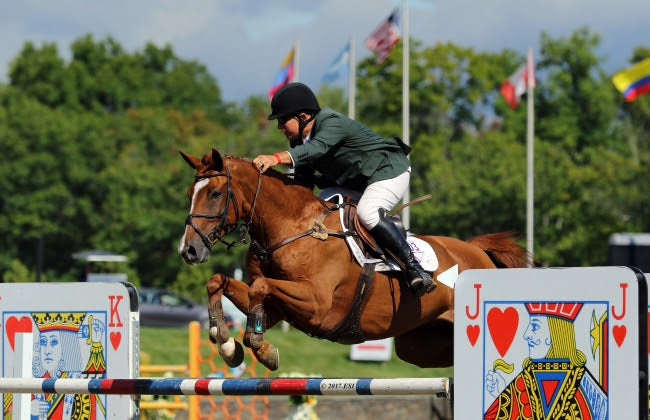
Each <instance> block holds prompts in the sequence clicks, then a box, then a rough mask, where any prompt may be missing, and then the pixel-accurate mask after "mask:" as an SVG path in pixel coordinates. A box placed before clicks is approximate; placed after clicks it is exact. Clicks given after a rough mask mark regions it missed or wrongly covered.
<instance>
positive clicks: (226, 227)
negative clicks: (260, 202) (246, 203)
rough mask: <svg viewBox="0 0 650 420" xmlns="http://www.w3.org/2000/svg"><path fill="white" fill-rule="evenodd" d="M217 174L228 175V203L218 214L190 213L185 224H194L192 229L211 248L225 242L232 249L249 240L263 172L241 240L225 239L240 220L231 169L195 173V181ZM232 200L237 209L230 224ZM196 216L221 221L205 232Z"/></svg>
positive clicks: (240, 233) (241, 228) (242, 228)
mask: <svg viewBox="0 0 650 420" xmlns="http://www.w3.org/2000/svg"><path fill="white" fill-rule="evenodd" d="M217 176H224V177H226V180H227V182H228V188H227V191H226V204H225V205H224V207H223V209H222V210H221V212H219V213H218V214H208V213H189V214H188V215H187V217H186V218H185V225H186V226H187V225H189V226H192V229H194V231H195V232H196V233H197V234H198V235H199V236H200V237H201V240H202V241H203V244H204V245H205V246H206V247H208V248H209V249H212V246H213V245H214V244H215V243H217V242H223V243H224V244H225V245H226V246H227V249H230V248H232V247H233V246H235V245H239V244H245V243H247V242H248V231H249V229H250V226H251V223H252V221H253V213H254V211H255V203H256V202H257V196H258V194H259V192H260V186H261V184H262V173H261V172H260V176H259V178H258V180H257V190H256V191H255V197H254V198H253V203H252V205H251V211H250V217H249V218H248V222H247V223H246V224H242V225H241V226H240V227H239V241H237V242H235V241H231V242H228V241H225V240H224V236H225V235H227V234H228V233H230V232H232V231H233V230H235V229H236V228H237V225H238V222H239V206H238V205H237V196H236V195H235V193H234V191H233V189H232V177H231V176H230V170H229V169H228V168H226V172H217V173H212V174H206V175H194V182H198V181H200V180H202V179H207V178H213V177H217ZM231 201H232V204H233V208H234V209H235V222H234V223H230V224H229V223H228V208H229V207H230V203H231ZM194 218H202V219H218V220H219V223H218V224H217V226H216V227H215V228H214V229H212V230H211V231H209V232H208V233H203V232H202V231H201V229H199V227H198V226H196V224H195V223H194V220H193V219H194ZM221 231H223V235H220V234H219V232H221ZM211 238H212V239H211Z"/></svg>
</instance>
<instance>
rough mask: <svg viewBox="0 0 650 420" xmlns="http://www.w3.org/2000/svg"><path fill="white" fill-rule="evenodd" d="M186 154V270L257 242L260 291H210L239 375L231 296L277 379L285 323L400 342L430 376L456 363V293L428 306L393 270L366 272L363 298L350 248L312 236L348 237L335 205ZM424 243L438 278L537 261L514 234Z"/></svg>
mask: <svg viewBox="0 0 650 420" xmlns="http://www.w3.org/2000/svg"><path fill="white" fill-rule="evenodd" d="M181 155H182V156H183V158H184V159H185V161H186V162H187V163H188V164H189V165H190V166H191V167H192V168H194V169H195V170H196V174H195V175H194V178H195V180H194V183H193V184H192V185H191V186H190V188H189V189H188V191H187V194H188V197H189V199H190V203H191V208H190V213H189V214H188V216H187V219H186V227H185V233H184V235H183V237H182V238H181V241H180V244H179V248H178V251H179V253H180V254H181V255H182V256H183V258H184V260H185V262H186V263H188V264H201V263H204V262H206V261H207V260H208V257H209V255H210V252H211V248H212V246H213V245H214V244H215V243H217V242H219V241H222V242H225V241H224V235H226V234H227V233H228V232H230V231H232V230H233V229H235V228H237V227H238V226H239V228H240V229H241V230H242V232H241V236H242V240H241V242H244V241H245V240H246V238H247V236H250V239H251V246H250V247H249V249H248V253H247V256H246V273H247V274H248V277H249V279H250V283H248V284H247V283H245V282H243V281H236V280H234V279H232V278H230V277H228V276H226V275H224V274H216V275H214V276H213V277H212V278H211V279H210V280H209V282H208V285H207V290H208V295H209V314H210V339H211V340H212V341H213V342H215V343H217V345H218V348H219V353H220V354H221V356H222V357H223V358H224V360H225V361H226V363H227V364H228V365H229V366H237V365H239V364H240V363H241V362H242V360H243V357H244V352H243V347H242V345H241V344H240V343H238V342H236V341H235V340H233V338H232V337H229V335H228V328H227V327H226V324H225V321H224V316H223V310H222V306H221V297H222V295H223V296H226V297H227V298H228V299H230V300H231V301H232V302H233V303H234V304H235V305H236V306H237V308H239V309H240V310H241V311H242V312H244V313H246V314H248V318H247V326H246V333H245V335H244V344H245V345H246V346H248V347H250V348H251V349H252V351H253V354H254V355H255V357H256V358H257V359H258V360H259V361H260V362H261V363H262V364H264V365H265V366H266V367H267V368H269V369H271V370H275V369H277V368H278V364H279V352H278V349H277V348H275V347H274V346H273V344H271V343H270V342H269V341H267V340H265V339H264V331H265V330H266V329H267V328H270V327H272V326H273V325H275V324H276V323H278V322H279V321H282V320H285V321H288V322H289V323H290V324H291V325H293V326H294V327H295V328H297V329H299V330H301V331H303V332H305V333H306V334H309V335H312V336H316V337H319V338H326V339H328V340H331V341H335V342H340V343H344V344H353V343H359V342H363V341H365V340H373V339H381V338H386V337H394V338H395V351H396V354H397V356H398V357H399V358H400V359H402V360H405V361H406V362H409V363H412V364H415V365H417V366H420V367H444V366H451V365H452V364H453V323H454V290H453V289H452V288H450V287H448V286H446V285H444V284H442V283H439V284H438V287H437V288H436V289H435V290H434V291H433V292H431V293H429V294H426V295H424V296H422V297H421V298H418V297H416V295H415V294H414V293H413V292H411V291H410V289H409V288H408V286H407V285H406V284H405V282H404V281H403V280H400V278H402V275H401V273H400V272H390V271H387V272H377V273H372V272H371V273H365V274H366V277H367V280H368V279H370V280H371V282H370V283H366V284H369V287H368V288H367V290H365V289H364V290H361V291H360V292H359V291H358V290H357V285H358V284H359V283H360V277H361V275H362V267H361V266H360V265H359V264H358V263H357V262H356V261H355V259H354V258H353V257H352V255H351V253H350V250H349V248H348V246H347V244H346V241H345V240H344V239H342V238H341V237H340V236H337V235H331V234H330V235H327V236H326V238H322V237H321V238H320V239H315V238H314V237H312V236H310V235H309V233H310V232H312V231H313V229H312V230H311V231H310V226H311V227H313V226H314V221H315V220H316V219H318V220H319V221H321V222H322V226H324V228H325V229H326V230H327V231H328V232H339V233H342V232H341V230H342V226H341V222H340V218H339V216H338V212H334V214H331V213H329V214H327V212H324V209H325V208H326V206H327V204H326V203H325V202H323V201H322V200H320V199H319V198H317V197H316V196H314V194H313V192H312V191H311V190H310V189H308V188H306V187H304V186H301V185H297V184H296V183H295V182H293V180H292V179H291V178H290V177H289V176H286V175H283V174H280V173H279V172H277V171H275V170H269V171H267V172H265V173H264V174H261V173H260V172H259V171H258V169H257V168H256V167H255V166H254V165H253V164H252V161H251V160H249V159H244V158H237V157H232V156H223V157H222V156H221V154H220V153H219V152H218V151H217V150H214V149H213V150H212V151H211V152H208V153H207V154H205V156H203V158H202V159H199V158H197V157H194V156H190V155H187V154H185V153H183V152H181ZM418 237H419V238H420V239H422V240H424V241H426V242H428V243H429V244H430V245H431V246H432V247H433V249H434V251H435V253H436V255H437V258H438V261H439V267H438V269H437V270H436V271H435V273H434V274H436V275H438V274H440V273H443V272H445V271H446V270H448V269H449V268H451V267H454V266H457V268H458V272H462V271H463V270H467V269H471V268H495V267H496V265H495V264H497V265H498V266H500V267H525V266H527V264H528V261H529V258H528V255H527V253H526V251H525V250H524V249H523V248H522V247H521V246H519V245H518V244H517V243H516V242H515V241H514V239H513V238H511V236H510V235H509V234H506V233H498V234H488V235H483V236H479V237H477V238H474V239H472V240H470V241H467V242H466V241H462V240H459V239H454V238H448V237H440V236H418ZM228 245H229V246H232V245H233V243H230V244H228ZM360 289H362V288H360ZM360 295H361V296H362V297H361V298H359V296H360ZM353 300H355V303H354V305H353ZM355 305H356V309H354V308H352V307H353V306H355ZM351 308H352V309H351ZM350 313H354V314H355V316H352V317H350ZM344 320H345V321H346V322H343V321H344ZM342 324H346V325H345V328H341V325H342ZM334 331H336V333H334Z"/></svg>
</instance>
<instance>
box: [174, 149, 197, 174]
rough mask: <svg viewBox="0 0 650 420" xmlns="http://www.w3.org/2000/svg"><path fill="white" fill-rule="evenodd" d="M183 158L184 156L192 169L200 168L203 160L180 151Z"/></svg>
mask: <svg viewBox="0 0 650 420" xmlns="http://www.w3.org/2000/svg"><path fill="white" fill-rule="evenodd" d="M178 152H179V153H180V154H181V156H183V159H185V162H187V164H188V165H190V166H191V167H192V168H194V169H196V168H198V167H199V165H200V164H201V159H199V158H197V157H194V156H192V155H188V154H185V153H183V152H181V151H180V150H179V151H178Z"/></svg>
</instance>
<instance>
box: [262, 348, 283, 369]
mask: <svg viewBox="0 0 650 420" xmlns="http://www.w3.org/2000/svg"><path fill="white" fill-rule="evenodd" d="M258 354H259V355H260V356H261V357H259V358H258V359H259V361H260V362H262V364H263V365H264V366H266V368H267V369H268V370H278V367H280V351H279V350H278V349H277V348H276V347H275V346H273V345H272V344H267V345H265V346H263V348H262V349H260V351H259V353H258Z"/></svg>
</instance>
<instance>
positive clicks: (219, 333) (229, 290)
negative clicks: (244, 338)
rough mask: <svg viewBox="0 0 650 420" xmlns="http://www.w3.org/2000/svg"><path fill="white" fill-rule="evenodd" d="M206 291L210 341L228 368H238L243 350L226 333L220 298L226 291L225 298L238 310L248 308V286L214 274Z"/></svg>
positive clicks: (242, 356)
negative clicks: (215, 346)
mask: <svg viewBox="0 0 650 420" xmlns="http://www.w3.org/2000/svg"><path fill="white" fill-rule="evenodd" d="M207 289H208V297H209V303H208V314H209V316H210V341H212V342H213V343H215V344H216V345H217V348H218V349H219V354H220V355H221V357H222V358H223V360H224V361H225V362H226V364H227V365H228V366H230V367H236V366H239V365H241V363H242V362H243V361H244V349H243V347H242V345H241V343H239V342H238V341H236V340H235V339H234V338H232V337H230V334H229V333H228V326H227V325H226V320H225V319H224V316H223V307H222V304H221V296H222V295H223V294H224V290H226V297H227V298H228V299H230V300H231V301H232V302H233V303H234V304H235V305H236V306H237V307H238V308H248V285H247V284H245V283H243V282H240V281H235V280H232V279H231V278H230V277H227V276H224V275H223V274H215V275H214V276H212V277H211V278H210V280H209V281H208V286H207Z"/></svg>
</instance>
